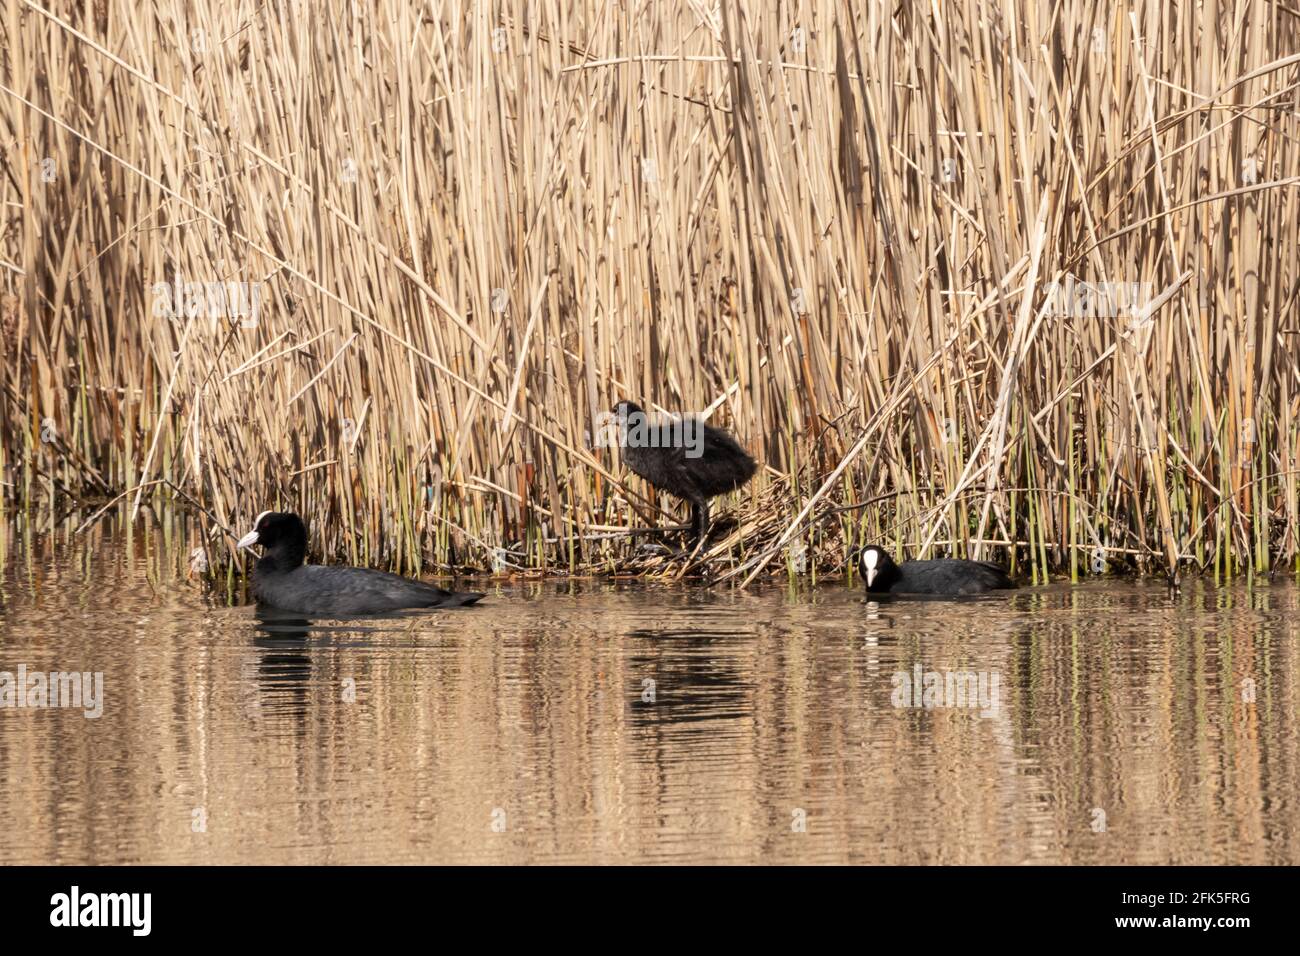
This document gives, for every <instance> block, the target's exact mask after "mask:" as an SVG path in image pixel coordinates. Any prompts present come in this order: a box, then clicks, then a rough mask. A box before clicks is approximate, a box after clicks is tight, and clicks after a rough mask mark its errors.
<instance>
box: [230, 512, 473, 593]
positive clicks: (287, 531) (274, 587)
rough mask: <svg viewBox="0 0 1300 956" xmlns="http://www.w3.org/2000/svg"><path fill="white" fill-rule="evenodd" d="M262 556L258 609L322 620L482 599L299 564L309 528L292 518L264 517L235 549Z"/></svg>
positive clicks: (384, 576)
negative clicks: (257, 551)
mask: <svg viewBox="0 0 1300 956" xmlns="http://www.w3.org/2000/svg"><path fill="white" fill-rule="evenodd" d="M255 544H260V545H261V546H262V547H263V548H265V549H266V550H265V551H264V552H263V554H262V559H261V560H260V561H258V562H257V567H255V568H254V569H253V597H255V598H256V599H257V603H258V604H259V605H261V606H262V607H268V608H275V609H276V610H280V611H293V612H295V613H298V614H307V615H316V616H320V617H348V616H351V615H354V614H380V613H383V612H385V611H397V610H400V609H402V608H415V607H460V606H462V605H466V604H473V603H474V602H475V601H477V600H478V599H479V598H481V597H483V595H482V594H474V593H468V594H467V593H457V592H452V591H444V590H443V589H442V588H439V587H434V586H433V585H432V584H425V583H424V582H423V581H413V580H411V579H410V578H403V577H399V576H398V575H396V574H389V573H388V572H386V571H370V570H367V569H365V568H327V567H324V566H322V565H319V564H303V559H304V558H305V557H306V556H307V526H306V525H304V524H303V523H302V519H301V518H299V517H298V516H297V515H296V514H292V513H288V512H275V511H263V512H262V513H261V514H260V515H258V516H257V521H255V522H254V523H253V530H252V531H250V532H249V533H248V534H246V535H244V536H243V537H242V538H240V539H239V547H241V548H251V547H252V546H253V545H255Z"/></svg>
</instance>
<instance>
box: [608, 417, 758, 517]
mask: <svg viewBox="0 0 1300 956" xmlns="http://www.w3.org/2000/svg"><path fill="white" fill-rule="evenodd" d="M614 414H615V415H617V416H618V420H619V450H620V452H621V453H622V456H623V462H624V463H625V464H626V465H627V466H628V468H630V469H632V471H634V472H636V473H637V474H638V475H640V476H641V477H642V478H644V479H645V480H646V481H648V482H650V484H652V485H654V486H655V487H656V488H658V489H659V490H660V491H666V492H668V493H669V494H670V495H675V496H676V497H678V498H681V499H683V500H684V501H689V502H690V504H691V534H692V536H693V537H694V538H695V539H696V540H698V539H699V538H701V537H703V536H704V534H705V532H707V531H708V529H709V499H710V498H716V497H717V496H718V495H723V494H726V493H727V492H729V491H735V490H736V489H737V488H739V487H740V486H741V485H743V484H744V483H745V482H747V481H749V479H750V478H753V477H754V472H755V471H757V470H758V465H757V464H755V462H754V459H753V458H751V457H750V456H749V452H747V451H745V449H743V448H741V447H740V444H739V443H738V442H737V441H736V439H734V438H732V437H731V435H729V434H728V433H727V432H725V431H723V430H722V429H721V428H714V427H713V426H712V425H706V424H704V423H703V422H701V421H699V420H698V419H691V418H674V419H660V420H658V421H652V420H651V419H649V418H648V417H647V416H646V413H645V411H644V410H643V409H642V408H641V406H640V405H637V404H636V403H634V402H619V403H618V404H617V405H615V406H614Z"/></svg>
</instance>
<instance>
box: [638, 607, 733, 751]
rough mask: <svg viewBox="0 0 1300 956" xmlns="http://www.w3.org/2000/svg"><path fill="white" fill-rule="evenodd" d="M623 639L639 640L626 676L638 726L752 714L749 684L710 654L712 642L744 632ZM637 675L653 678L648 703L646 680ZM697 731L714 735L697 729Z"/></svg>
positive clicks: (642, 635) (649, 633)
mask: <svg viewBox="0 0 1300 956" xmlns="http://www.w3.org/2000/svg"><path fill="white" fill-rule="evenodd" d="M627 636H628V637H629V638H636V639H639V640H640V641H642V642H643V643H642V645H641V646H640V647H638V652H637V653H635V654H632V655H629V657H628V661H627V663H628V671H627V673H628V674H629V676H631V677H632V678H633V680H632V684H631V686H630V688H629V690H630V692H631V694H632V699H631V707H632V711H631V713H632V717H633V718H634V719H635V720H636V721H637V722H638V723H645V724H693V723H698V722H700V721H714V720H735V719H737V718H742V717H749V716H751V715H752V714H753V702H752V700H751V699H750V691H751V685H750V684H749V683H748V682H746V681H745V680H744V679H743V678H742V677H741V674H740V671H739V669H738V668H736V667H734V666H731V665H730V664H728V663H727V662H726V661H724V660H721V659H719V657H718V655H716V654H713V653H711V652H710V648H711V647H713V646H714V645H716V644H720V643H730V642H732V641H734V640H736V639H738V638H745V637H748V636H749V635H748V634H744V633H739V632H737V633H717V632H714V633H709V632H702V631H649V630H636V631H630V632H629V633H628V635H627ZM638 674H644V675H646V677H649V678H651V679H653V680H654V695H653V699H652V700H647V699H646V698H645V693H646V686H647V685H645V684H644V678H642V679H641V682H640V683H638V680H637V678H636V677H635V675H638ZM683 729H685V728H683ZM692 732H696V731H692ZM697 732H699V733H712V732H716V731H710V730H709V729H707V728H699V730H698V731H697Z"/></svg>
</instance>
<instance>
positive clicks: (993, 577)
mask: <svg viewBox="0 0 1300 956" xmlns="http://www.w3.org/2000/svg"><path fill="white" fill-rule="evenodd" d="M971 564H974V565H978V566H979V568H980V569H981V570H982V571H983V574H982V575H981V578H982V580H981V581H980V584H981V585H982V586H983V587H985V588H987V589H988V590H990V591H1014V590H1016V589H1017V588H1018V587H1019V586H1020V585H1018V584H1016V582H1015V581H1012V580H1011V578H1010V577H1009V576H1008V575H1007V572H1006V569H1005V568H1003V567H1002V566H1001V565H1000V564H994V563H993V562H992V561H972V562H971Z"/></svg>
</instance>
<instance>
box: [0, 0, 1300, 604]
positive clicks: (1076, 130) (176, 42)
mask: <svg viewBox="0 0 1300 956" xmlns="http://www.w3.org/2000/svg"><path fill="white" fill-rule="evenodd" d="M336 6H337V9H334V8H331V11H330V13H329V14H328V15H325V14H324V13H323V12H322V8H320V7H318V6H316V5H312V4H306V3H266V4H229V3H213V2H209V0H196V2H191V3H184V4H182V3H173V2H164V0H159V2H156V3H154V4H152V5H146V6H144V7H141V6H139V5H135V4H128V3H123V2H120V0H103V2H99V3H96V4H90V5H86V4H82V3H72V2H53V0H8V2H7V4H6V6H5V8H4V10H3V13H2V14H0V35H2V36H3V42H2V43H0V48H2V49H3V89H0V138H2V140H3V142H2V143H0V146H2V147H3V157H2V159H0V163H2V165H3V175H0V284H3V287H4V288H3V293H4V295H5V298H4V309H3V321H4V361H3V362H0V425H2V426H3V428H4V434H3V440H2V441H0V456H3V460H2V461H0V464H2V465H3V480H4V482H5V485H4V495H3V496H0V500H2V501H3V505H0V507H3V508H5V509H8V510H10V511H13V510H15V509H17V510H19V511H20V512H22V513H24V514H25V513H28V512H30V511H33V510H35V509H40V508H42V507H44V506H46V505H49V506H50V508H49V509H47V513H48V511H49V510H51V509H52V510H53V511H55V512H61V511H63V510H73V511H75V512H76V514H77V517H78V519H79V520H84V519H85V518H86V517H88V516H93V514H94V513H95V512H96V509H97V508H98V507H100V506H101V505H102V504H104V503H106V502H110V501H113V500H114V499H118V503H119V505H120V506H122V507H125V508H128V509H131V510H130V511H129V512H128V514H131V515H134V514H137V512H136V510H135V509H136V508H137V507H139V506H143V505H149V506H151V508H152V511H151V514H154V515H156V514H157V513H158V512H159V511H166V510H168V509H183V510H187V511H189V512H191V513H192V514H194V515H196V516H197V517H198V522H197V524H196V525H195V526H194V527H195V530H193V531H192V532H190V533H191V535H192V537H193V539H194V540H191V541H190V542H189V544H190V545H195V544H198V543H200V542H199V541H198V539H199V538H200V537H203V538H204V540H206V542H207V546H208V549H209V552H210V553H211V555H212V558H213V560H214V562H216V563H221V562H222V561H224V560H225V559H226V558H228V557H229V551H228V548H229V546H230V543H231V542H230V541H229V540H228V539H225V538H224V537H223V531H222V528H223V526H224V527H225V528H230V529H235V528H237V527H242V526H243V525H245V524H247V522H248V521H249V520H250V519H251V517H252V516H253V515H254V514H255V513H256V512H257V511H259V510H261V509H262V508H264V507H273V506H280V507H285V508H294V509H297V510H299V511H301V512H303V513H305V514H308V515H310V516H311V517H312V519H313V524H314V529H313V531H314V534H313V539H314V545H315V546H316V548H317V550H318V551H320V552H323V553H325V554H328V555H331V556H336V557H340V558H344V557H345V558H347V559H348V560H351V561H357V562H362V563H371V564H382V565H387V566H396V567H405V568H413V567H420V566H421V564H423V565H424V566H425V567H426V568H427V567H428V566H429V565H430V564H433V565H437V566H442V567H450V566H455V567H479V568H495V569H497V570H503V571H504V570H509V569H511V568H513V567H522V568H533V569H551V570H562V569H568V570H595V569H604V570H616V569H618V568H623V569H625V570H626V569H631V570H632V571H634V572H663V573H670V574H676V573H683V571H684V570H686V569H688V568H689V567H695V566H698V565H699V564H700V563H701V562H702V561H703V563H705V564H707V565H709V566H710V568H711V571H712V573H713V575H714V576H715V577H716V578H718V579H727V580H736V581H747V580H751V579H753V578H754V577H755V576H756V575H759V574H762V573H766V572H770V571H773V570H779V569H781V568H786V567H789V568H792V569H796V570H797V569H798V568H800V567H804V566H811V567H818V566H823V567H826V566H833V565H835V564H837V563H838V562H839V561H840V560H841V558H842V555H843V550H844V547H845V546H846V544H851V543H854V542H856V541H857V540H859V539H860V538H862V537H871V538H875V539H879V540H881V541H883V542H885V543H888V544H890V545H892V546H894V547H897V548H899V549H901V550H909V551H913V552H916V551H922V550H926V551H934V550H942V551H947V550H951V551H954V552H957V553H963V554H964V553H978V552H981V551H986V550H988V549H989V547H991V546H995V545H996V544H998V543H1001V544H1004V545H1012V544H1013V545H1015V547H1013V548H1012V551H1013V554H1012V557H1013V558H1014V559H1015V560H1016V561H1017V562H1018V563H1020V564H1021V565H1022V567H1023V566H1027V567H1028V568H1030V569H1031V570H1032V572H1033V573H1034V574H1035V575H1037V574H1040V573H1043V572H1044V571H1045V570H1046V569H1047V568H1049V567H1069V568H1070V569H1071V570H1072V571H1075V572H1084V571H1087V570H1089V568H1090V567H1092V566H1093V565H1094V562H1097V561H1098V560H1099V559H1105V560H1102V561H1101V563H1098V564H1096V567H1102V566H1104V565H1106V564H1108V563H1110V560H1111V559H1114V558H1119V557H1122V558H1131V559H1133V560H1135V561H1136V562H1138V563H1139V564H1145V565H1149V566H1152V567H1162V568H1168V567H1170V566H1177V565H1180V564H1182V565H1184V566H1186V565H1187V564H1189V563H1193V562H1194V563H1196V564H1198V565H1200V566H1209V565H1213V566H1214V567H1215V568H1216V569H1217V570H1221V571H1236V570H1237V569H1238V568H1241V567H1246V568H1251V569H1257V570H1263V569H1266V568H1270V567H1275V566H1277V565H1278V563H1279V562H1295V561H1298V560H1300V551H1298V549H1297V520H1298V519H1300V514H1298V510H1297V494H1296V481H1295V474H1296V470H1297V466H1296V453H1297V439H1298V437H1300V436H1297V424H1296V416H1297V410H1298V409H1297V397H1298V396H1300V382H1298V380H1297V377H1298V375H1300V369H1298V368H1297V364H1296V359H1295V350H1294V344H1295V331H1296V314H1295V310H1296V302H1297V292H1298V289H1300V284H1298V283H1300V275H1298V271H1300V270H1298V266H1300V248H1297V242H1298V241H1300V208H1298V207H1297V186H1298V185H1300V162H1297V140H1296V137H1297V132H1300V122H1298V121H1297V117H1298V114H1297V109H1296V87H1297V80H1298V78H1300V55H1298V54H1296V53H1295V52H1294V51H1296V50H1297V49H1300V43H1298V42H1297V41H1298V40H1300V16H1298V15H1297V12H1296V10H1295V9H1294V7H1291V6H1288V5H1286V4H1283V3H1277V2H1264V0H1249V2H1244V3H1242V4H1237V5H1229V6H1224V5H1220V4H1208V3H1205V4H1167V3H1163V2H1156V0H1147V2H1133V3H1130V4H1125V5H1120V6H1113V5H1097V4H1091V3H1082V2H1076V0H1065V2H1060V3H1047V2H1041V3H1038V2H1027V0H1019V2H1006V3H991V2H977V0H967V2H958V3H951V4H949V3H941V4H935V5H933V6H932V7H920V6H914V5H912V4H881V3H876V2H868V3H849V2H834V0H807V2H796V3H789V4H775V5H764V4H737V3H724V4H721V5H719V6H717V7H709V6H707V5H701V4H695V3H678V2H673V0H665V2H662V3H655V4H628V3H610V2H605V0H590V2H586V3H575V4H563V3H556V2H549V0H543V2H540V3H537V4H533V5H531V8H530V10H529V14H528V18H527V19H520V18H519V17H518V16H517V15H516V13H517V8H516V5H514V4H504V3H484V4H479V3H458V2H447V3H437V2H434V3H424V4H416V3H396V2H389V0H378V2H375V3H368V4H343V5H336ZM1067 276H1077V277H1078V278H1079V279H1081V280H1084V281H1087V282H1090V283H1100V282H1110V283H1120V284H1122V287H1123V288H1133V289H1141V290H1142V295H1143V296H1144V299H1143V301H1144V302H1145V303H1147V304H1151V305H1153V306H1154V308H1153V309H1152V310H1151V311H1150V312H1149V314H1147V315H1146V316H1145V317H1144V314H1136V315H1135V314H1130V313H1128V312H1124V311H1120V313H1119V314H1114V315H1112V314H1100V315H1097V314H1080V310H1079V309H1077V308H1076V309H1070V308H1066V309H1062V308H1061V307H1060V304H1061V299H1060V297H1059V296H1057V297H1054V296H1053V295H1052V292H1051V290H1052V288H1053V283H1057V282H1061V281H1064V280H1065V279H1066V277H1067ZM175 282H180V283H198V284H207V283H219V282H244V283H248V285H247V286H245V288H246V289H253V288H256V289H257V290H258V291H259V292H260V294H261V296H262V299H261V303H260V309H259V311H258V314H257V316H256V321H255V322H254V321H252V316H248V317H247V319H248V320H247V321H244V320H242V319H241V317H240V316H238V315H233V314H230V313H233V312H234V311H236V310H234V309H227V310H226V312H227V313H228V314H226V315H224V316H222V315H218V316H215V317H213V316H210V315H208V314H206V313H205V314H202V315H199V316H196V317H190V316H188V315H186V314H185V313H184V311H183V310H182V312H181V314H179V315H168V314H165V309H160V307H159V304H160V302H162V303H164V304H165V303H166V301H167V299H168V298H169V297H168V296H165V295H164V294H163V293H162V292H161V291H160V289H159V286H160V284H164V285H165V284H168V283H175ZM209 301H210V300H209ZM1086 311H1087V310H1086V309H1085V310H1083V312H1086ZM1101 311H1102V312H1108V311H1111V310H1107V309H1102V310H1101ZM624 396H631V397H637V398H641V399H644V400H647V401H650V402H653V403H655V404H657V405H658V406H659V407H661V408H670V409H687V410H707V412H708V414H709V415H710V417H711V420H713V421H715V422H720V423H722V424H724V425H727V426H729V427H732V428H733V429H734V430H735V431H736V432H737V433H738V434H739V435H740V437H741V438H742V440H744V441H745V442H746V443H747V444H748V445H749V447H750V448H751V449H752V450H753V451H754V452H755V453H756V454H757V455H758V456H759V457H760V458H761V459H762V460H763V461H764V462H765V463H766V464H767V465H768V468H767V469H766V471H765V472H764V473H763V474H762V475H761V476H760V478H759V479H758V480H757V482H756V483H755V484H754V486H752V487H751V488H750V489H748V490H747V491H746V492H745V493H744V494H742V495H740V496H739V498H738V500H737V501H735V502H734V504H735V505H736V508H735V509H733V510H735V511H736V515H735V517H736V523H735V524H734V525H733V526H732V527H731V530H730V531H727V530H723V531H721V532H720V533H719V535H718V537H717V539H716V540H715V542H714V544H713V545H712V546H711V547H710V548H709V549H706V550H705V551H703V552H701V553H700V554H697V555H695V556H694V558H693V559H691V560H683V559H680V558H677V559H669V558H666V557H663V556H659V557H654V556H653V552H652V551H647V549H645V547H644V539H639V538H630V537H622V538H620V537H618V536H617V534H616V532H617V531H618V530H619V529H620V528H624V527H626V526H628V523H629V521H630V522H632V523H634V524H644V523H645V522H646V521H648V520H661V521H668V520H672V519H671V518H670V517H669V516H668V515H658V516H657V517H656V511H655V509H654V507H653V495H652V494H651V493H650V492H649V490H648V489H646V488H645V487H644V486H643V485H641V484H640V483H639V482H636V481H632V482H628V483H627V487H624V486H623V485H621V484H620V481H621V480H622V476H623V470H622V469H621V467H619V466H618V464H617V463H616V461H614V459H613V457H612V456H611V454H610V453H609V452H608V450H605V449H599V448H591V447H588V443H589V441H590V435H591V431H592V417H593V414H594V413H595V412H598V411H600V410H602V409H607V408H609V407H610V406H611V405H612V404H613V403H614V402H615V401H616V400H617V399H618V398H620V397H624ZM119 496H120V498H119ZM60 502H63V504H60ZM665 504H666V503H665ZM858 504H862V505H863V507H859V508H852V509H847V510H838V511H837V510H833V509H835V508H837V507H843V506H850V505H858ZM724 510H725V509H724ZM647 555H651V556H649V557H647ZM1297 567H1300V564H1298V565H1297Z"/></svg>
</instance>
